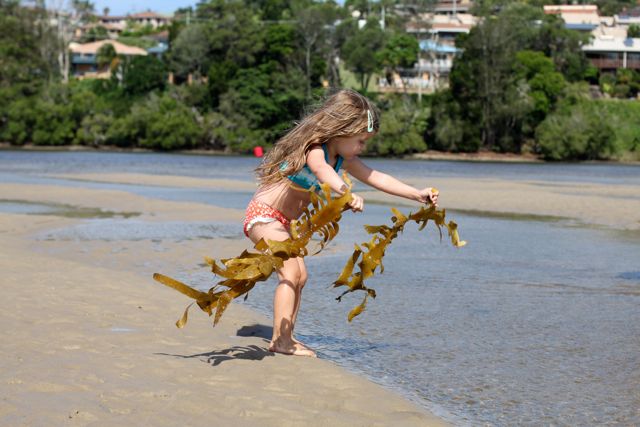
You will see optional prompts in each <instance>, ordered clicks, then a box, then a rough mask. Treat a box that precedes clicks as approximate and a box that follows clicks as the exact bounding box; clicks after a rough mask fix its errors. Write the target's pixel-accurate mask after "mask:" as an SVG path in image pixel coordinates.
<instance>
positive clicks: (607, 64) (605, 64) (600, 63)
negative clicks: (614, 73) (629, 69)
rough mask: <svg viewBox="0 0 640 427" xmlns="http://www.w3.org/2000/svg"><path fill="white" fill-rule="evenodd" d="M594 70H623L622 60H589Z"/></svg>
mask: <svg viewBox="0 0 640 427" xmlns="http://www.w3.org/2000/svg"><path fill="white" fill-rule="evenodd" d="M589 61H591V63H592V64H593V66H594V67H596V68H600V69H603V68H623V64H622V59H604V58H589Z"/></svg>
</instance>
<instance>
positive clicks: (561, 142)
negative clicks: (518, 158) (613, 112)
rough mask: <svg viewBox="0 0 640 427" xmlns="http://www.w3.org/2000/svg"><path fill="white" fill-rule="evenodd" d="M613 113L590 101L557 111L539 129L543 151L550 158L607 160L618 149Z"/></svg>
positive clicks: (537, 133)
mask: <svg viewBox="0 0 640 427" xmlns="http://www.w3.org/2000/svg"><path fill="white" fill-rule="evenodd" d="M609 123H610V117H608V115H603V114H602V112H598V111H597V110H596V109H595V108H593V105H590V104H589V103H579V104H576V105H574V106H573V107H572V108H571V109H570V110H569V111H568V113H567V112H563V113H554V114H551V115H549V116H547V118H546V119H545V120H544V121H543V122H542V123H541V124H540V126H538V128H537V129H536V140H537V142H538V145H539V148H540V152H541V154H542V155H543V156H544V157H545V158H546V159H549V160H605V159H610V158H612V157H613V156H614V155H615V154H616V152H617V147H616V144H615V134H614V130H613V128H612V127H611V125H610V124H609Z"/></svg>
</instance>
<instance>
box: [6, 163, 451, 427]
mask: <svg viewBox="0 0 640 427" xmlns="http://www.w3.org/2000/svg"><path fill="white" fill-rule="evenodd" d="M94 178H95V177H92V179H94ZM156 178H160V179H162V177H157V176H156ZM117 179H118V180H119V181H127V182H131V181H135V180H134V179H132V177H131V176H126V175H125V176H120V177H118V178H117ZM146 179H147V180H149V179H154V178H153V177H151V178H149V177H147V178H146ZM177 182H179V181H177ZM179 183H180V184H182V185H187V184H189V185H197V183H194V182H188V183H187V182H184V181H183V182H179ZM208 184H209V185H211V183H208ZM214 185H232V184H229V183H226V184H224V183H216V184H214ZM0 199H2V200H4V201H7V200H9V201H12V202H13V203H21V202H28V203H31V204H38V203H40V204H49V205H51V204H56V205H58V206H59V205H64V206H67V207H68V210H67V211H66V212H67V213H69V210H72V209H74V208H75V209H84V211H85V212H103V213H107V212H108V213H109V216H111V217H113V218H115V219H118V218H120V219H122V218H129V220H131V221H135V224H134V229H135V228H141V227H144V226H145V224H147V225H149V224H155V226H158V227H164V226H166V224H171V223H172V222H173V221H180V222H181V223H185V222H194V221H209V222H211V221H213V222H217V221H222V222H224V221H227V222H238V221H239V220H240V218H241V216H242V212H240V211H238V210H233V209H224V208H217V207H214V206H210V205H202V204H197V203H181V202H169V201H162V200H155V199H150V198H146V197H141V196H137V195H134V194H131V193H127V192H123V191H114V190H105V189H89V188H73V189H72V190H71V191H70V188H69V187H63V186H57V185H27V184H7V183H3V184H0ZM73 216H74V215H73V213H72V212H71V213H69V214H65V215H59V214H56V213H55V212H54V213H49V214H44V215H25V214H10V213H0V269H1V270H2V278H1V279H0V283H1V286H2V289H3V298H2V301H0V313H1V314H0V319H1V321H2V323H3V328H2V332H1V333H0V340H2V343H3V345H2V347H1V348H0V359H1V360H2V361H3V370H2V372H0V396H2V399H0V424H2V425H153V426H175V425H205V424H209V423H211V422H212V420H215V422H214V424H216V425H237V426H243V425H261V426H297V425H312V426H314V425H315V426H324V425H326V426H329V425H330V426H340V425H344V426H352V425H367V426H369V425H371V426H375V425H377V426H387V425H397V426H424V425H433V426H438V425H445V423H444V422H443V421H442V420H440V419H438V418H437V417H435V416H433V415H432V414H429V413H428V412H426V411H425V410H423V409H422V408H419V407H417V406H415V405H414V404H412V403H410V402H408V401H406V400H404V399H403V398H401V397H399V396H398V395H396V394H394V393H392V392H390V391H387V390H385V389H383V388H382V387H380V386H378V385H375V384H373V383H371V382H369V381H367V380H365V379H363V378H361V377H358V376H355V375H352V374H350V373H348V372H346V371H344V370H342V369H340V368H338V367H336V366H335V365H333V364H332V363H330V362H327V361H324V360H321V359H308V358H294V357H288V356H284V355H279V354H277V355H276V354H273V353H270V352H268V351H267V346H268V337H269V336H270V329H271V327H270V322H269V319H266V318H264V317H262V316H260V315H258V314H256V313H254V312H252V311H250V310H248V309H246V308H244V307H242V306H241V305H239V304H232V305H231V307H230V308H229V309H228V311H227V312H226V313H225V315H224V317H223V319H222V321H221V322H220V324H219V325H218V326H216V328H211V322H210V319H208V318H207V317H206V315H204V313H202V312H200V311H199V310H197V308H196V309H193V310H192V311H191V317H192V319H191V321H190V323H189V324H188V325H187V327H186V328H185V329H181V330H178V329H177V328H175V326H174V325H173V322H174V321H175V320H177V317H179V316H180V314H181V311H182V309H184V307H185V306H186V305H187V304H188V303H189V301H188V299H187V298H185V297H182V296H181V295H179V294H177V293H176V292H175V291H174V290H171V289H168V288H165V287H163V286H161V285H159V284H158V283H155V282H154V281H153V280H152V279H151V275H150V273H151V272H153V271H160V272H164V273H167V274H171V273H175V272H177V273H179V272H180V271H185V270H186V271H190V270H195V269H202V265H201V263H202V258H203V256H204V255H208V256H212V257H215V258H220V257H226V256H234V255H236V254H237V253H238V252H239V251H241V250H242V249H244V248H246V242H245V240H244V239H227V238H214V239H197V240H191V241H189V242H188V244H185V243H184V242H183V241H180V240H177V241H173V242H170V241H162V242H159V241H154V240H149V239H142V240H136V239H124V240H123V239H117V238H113V239H105V238H102V239H101V238H97V239H89V240H86V239H83V238H82V237H78V236H77V235H73V231H74V230H77V229H78V227H81V226H82V221H80V220H78V219H77V218H74V217H73ZM129 220H128V221H129ZM102 221H107V223H108V221H109V220H108V219H107V220H102ZM104 226H107V227H108V225H104ZM115 227H118V226H117V225H116V226H115ZM114 231H116V230H115V229H114ZM65 232H69V233H71V235H72V237H65V234H64V233H65ZM115 234H117V233H115ZM73 236H75V237H73ZM174 276H175V274H174ZM178 277H179V274H178ZM301 373H303V375H300V374H301Z"/></svg>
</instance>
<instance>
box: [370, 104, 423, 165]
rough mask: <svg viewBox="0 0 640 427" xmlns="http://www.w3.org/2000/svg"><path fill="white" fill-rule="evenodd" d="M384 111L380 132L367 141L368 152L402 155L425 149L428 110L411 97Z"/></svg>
mask: <svg viewBox="0 0 640 427" xmlns="http://www.w3.org/2000/svg"><path fill="white" fill-rule="evenodd" d="M389 107H390V108H389V109H388V110H387V111H382V116H381V125H380V132H379V135H378V136H377V137H375V138H374V139H372V140H371V141H369V142H368V143H367V153H375V154H378V155H382V156H385V155H396V156H397V155H402V154H411V153H416V152H421V151H425V150H426V149H427V144H426V143H425V141H424V130H425V126H426V116H427V111H425V110H424V109H423V108H420V107H418V106H417V105H415V103H414V102H412V101H411V100H410V99H408V98H406V99H398V100H395V101H394V102H392V103H390V106H389Z"/></svg>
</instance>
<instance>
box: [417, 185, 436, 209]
mask: <svg viewBox="0 0 640 427" xmlns="http://www.w3.org/2000/svg"><path fill="white" fill-rule="evenodd" d="M419 194H420V198H419V199H418V201H419V202H421V203H426V204H430V203H431V204H433V206H438V195H439V194H440V192H439V191H438V189H437V188H433V187H427V188H425V189H422V190H420V192H419Z"/></svg>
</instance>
